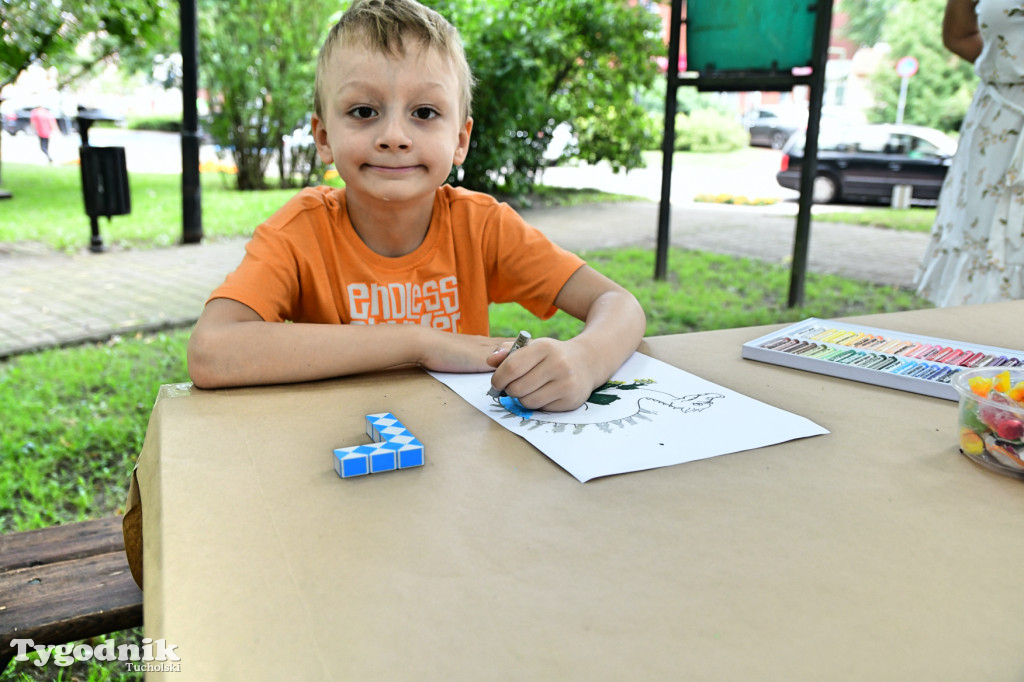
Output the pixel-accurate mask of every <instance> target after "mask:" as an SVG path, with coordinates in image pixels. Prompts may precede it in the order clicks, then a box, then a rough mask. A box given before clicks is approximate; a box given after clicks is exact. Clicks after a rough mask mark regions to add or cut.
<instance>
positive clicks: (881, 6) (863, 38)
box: [836, 0, 896, 47]
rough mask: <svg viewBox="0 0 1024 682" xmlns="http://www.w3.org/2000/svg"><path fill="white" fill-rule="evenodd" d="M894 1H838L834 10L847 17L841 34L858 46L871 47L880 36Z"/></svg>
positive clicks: (894, 4)
mask: <svg viewBox="0 0 1024 682" xmlns="http://www.w3.org/2000/svg"><path fill="white" fill-rule="evenodd" d="M895 6H896V0H839V4H838V5H837V7H836V9H837V10H838V11H840V12H843V13H845V14H846V15H847V17H848V18H847V22H846V25H845V26H844V27H843V33H844V34H846V37H848V38H849V39H850V40H852V41H853V42H855V43H857V44H858V45H863V46H866V47H872V46H874V45H875V43H877V42H878V41H879V39H880V38H881V36H882V27H883V26H884V25H885V19H886V17H887V16H888V14H889V12H891V11H892V10H893V8H894V7H895Z"/></svg>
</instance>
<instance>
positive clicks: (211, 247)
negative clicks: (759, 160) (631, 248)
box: [0, 203, 928, 358]
mask: <svg viewBox="0 0 1024 682" xmlns="http://www.w3.org/2000/svg"><path fill="white" fill-rule="evenodd" d="M795 208H796V207H795V205H789V206H785V205H783V206H775V207H735V206H730V207H723V206H715V205H702V204H685V205H683V206H681V207H676V208H675V209H674V210H673V216H672V243H673V245H675V246H679V247H683V248H688V249H699V250H705V251H712V252H716V253H723V254H729V255H738V256H747V257H751V258H757V259H761V260H765V261H769V262H773V263H788V262H789V260H790V259H791V257H792V252H793V234H794V232H795V229H796V218H795V215H794V213H795ZM523 215H524V216H525V217H526V218H527V220H528V221H530V222H531V223H532V224H533V225H535V226H537V227H538V228H539V229H541V230H542V231H544V232H545V233H546V234H548V236H550V237H551V238H552V239H553V240H554V241H556V242H558V243H560V244H562V245H563V246H565V247H566V248H569V249H571V250H583V249H592V248H605V247H613V246H623V245H628V244H639V245H643V246H646V247H649V248H651V249H653V248H654V247H655V244H656V240H657V215H658V205H657V203H625V204H589V205H583V206H576V207H570V208H551V209H539V210H530V211H524V212H523ZM87 236H88V235H87V234H85V233H84V232H83V242H84V241H85V240H86V239H87ZM927 240H928V235H925V234H921V233H906V232H895V231H892V230H883V229H878V228H871V227H859V226H852V225H840V224H835V223H814V224H813V226H812V230H811V241H810V250H809V259H808V260H809V263H808V267H809V269H810V270H811V271H812V272H827V273H836V274H841V275H846V276H848V277H853V278H857V279H862V280H866V281H871V282H878V283H883V284H894V285H898V286H902V287H910V286H911V285H912V282H913V276H914V271H915V269H916V267H917V263H918V262H919V261H920V258H921V255H922V253H923V252H924V248H925V244H926V242H927ZM244 246H245V240H242V239H232V240H225V241H215V242H210V243H206V244H201V245H190V246H175V247H168V248H159V249H149V250H135V251H111V252H108V253H103V254H93V253H89V252H86V251H83V252H82V253H77V254H73V255H68V254H58V253H53V252H51V251H48V250H45V249H33V248H31V247H21V246H18V247H14V248H11V247H10V246H8V248H6V249H5V247H4V245H0V358H3V357H7V356H10V355H15V354H18V353H25V352H31V351H35V350H39V349H42V348H48V347H52V346H62V345H69V344H73V343H80V342H83V341H94V340H104V339H107V338H109V337H110V336H112V335H114V334H124V333H130V332H136V331H153V330H158V329H165V328H170V327H180V326H187V325H190V324H192V323H193V322H195V320H196V318H197V317H198V315H199V312H200V311H201V310H202V306H203V302H204V301H205V300H206V297H207V295H208V294H209V293H210V292H211V291H212V290H213V289H214V288H215V287H216V286H217V285H219V284H220V283H221V282H222V281H223V279H224V276H225V275H226V274H227V273H228V272H230V271H231V270H233V269H234V268H235V267H236V266H237V265H238V262H239V261H240V260H241V258H242V255H243V253H244ZM652 276H653V272H652Z"/></svg>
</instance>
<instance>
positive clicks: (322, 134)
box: [310, 114, 334, 165]
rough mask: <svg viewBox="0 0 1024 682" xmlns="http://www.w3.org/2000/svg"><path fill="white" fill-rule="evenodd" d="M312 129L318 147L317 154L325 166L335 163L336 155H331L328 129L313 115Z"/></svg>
mask: <svg viewBox="0 0 1024 682" xmlns="http://www.w3.org/2000/svg"><path fill="white" fill-rule="evenodd" d="M310 127H311V129H312V131H313V144H315V145H316V152H317V154H319V156H320V160H321V161H323V162H324V164H325V165H329V164H332V163H334V154H332V153H331V143H330V141H329V140H328V139H327V127H326V126H325V125H324V123H323V121H321V120H320V118H319V117H318V116H317V115H316V114H313V119H312V122H311V123H310Z"/></svg>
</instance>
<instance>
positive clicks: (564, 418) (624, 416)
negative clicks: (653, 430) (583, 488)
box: [491, 379, 725, 435]
mask: <svg viewBox="0 0 1024 682" xmlns="http://www.w3.org/2000/svg"><path fill="white" fill-rule="evenodd" d="M655 384H657V382H656V381H655V380H654V379H635V380H633V381H629V382H627V381H609V382H607V383H606V384H604V385H603V386H601V387H600V388H598V389H597V390H595V391H594V392H593V393H591V394H590V397H589V398H588V399H587V402H586V403H585V404H584V405H583V407H581V408H580V409H578V410H574V411H573V412H543V411H541V410H531V409H528V408H526V407H523V405H522V404H521V403H520V402H519V400H517V399H516V398H511V397H508V396H503V397H501V398H494V399H493V400H494V405H493V407H492V408H491V411H492V413H495V412H496V413H498V414H499V415H500V416H501V417H502V418H504V419H513V420H518V422H519V423H518V426H519V428H521V429H530V430H534V429H538V428H547V429H549V433H568V434H571V435H579V434H580V433H582V432H583V431H584V430H585V429H587V428H588V427H589V428H590V429H591V430H594V429H596V430H598V431H601V432H604V433H608V434H611V433H614V432H615V431H616V430H618V429H623V428H626V427H628V426H635V425H637V424H642V423H644V422H652V421H654V420H655V419H657V418H658V416H659V415H661V414H663V413H669V412H670V411H672V410H674V411H676V412H678V413H682V414H692V413H697V412H703V411H704V410H707V409H709V408H711V407H713V406H714V404H715V401H717V400H720V399H724V398H725V396H724V395H722V394H721V393H693V394H691V395H687V396H681V397H680V396H674V395H672V394H670V393H666V392H665V391H661V390H658V389H656V388H654V385H655ZM501 413H504V414H501ZM570 427H571V428H570Z"/></svg>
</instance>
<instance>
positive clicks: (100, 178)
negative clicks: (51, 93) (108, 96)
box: [75, 107, 132, 253]
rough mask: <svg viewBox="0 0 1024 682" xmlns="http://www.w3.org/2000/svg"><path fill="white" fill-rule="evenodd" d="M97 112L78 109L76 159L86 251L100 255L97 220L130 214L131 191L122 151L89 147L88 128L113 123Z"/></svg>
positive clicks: (101, 247)
mask: <svg viewBox="0 0 1024 682" xmlns="http://www.w3.org/2000/svg"><path fill="white" fill-rule="evenodd" d="M117 120H119V119H117V118H116V117H113V116H110V115H109V114H106V113H104V112H102V111H100V110H99V109H86V108H84V107H78V116H76V117H75V122H76V123H77V124H78V133H79V135H81V137H82V146H81V147H79V148H78V155H79V156H78V158H79V160H80V161H81V164H82V198H83V199H84V201H85V214H86V215H87V216H89V222H90V225H91V228H92V237H91V239H90V242H89V249H90V250H91V251H93V252H97V253H98V252H100V251H103V248H104V247H103V237H102V236H101V235H100V221H99V218H100V216H106V217H107V219H108V220H109V219H110V217H111V216H115V215H127V214H128V213H131V212H132V201H131V191H130V190H129V187H128V165H127V163H126V162H125V156H124V147H94V146H92V145H90V144H89V128H90V127H91V126H92V124H93V123H96V122H97V121H117Z"/></svg>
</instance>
